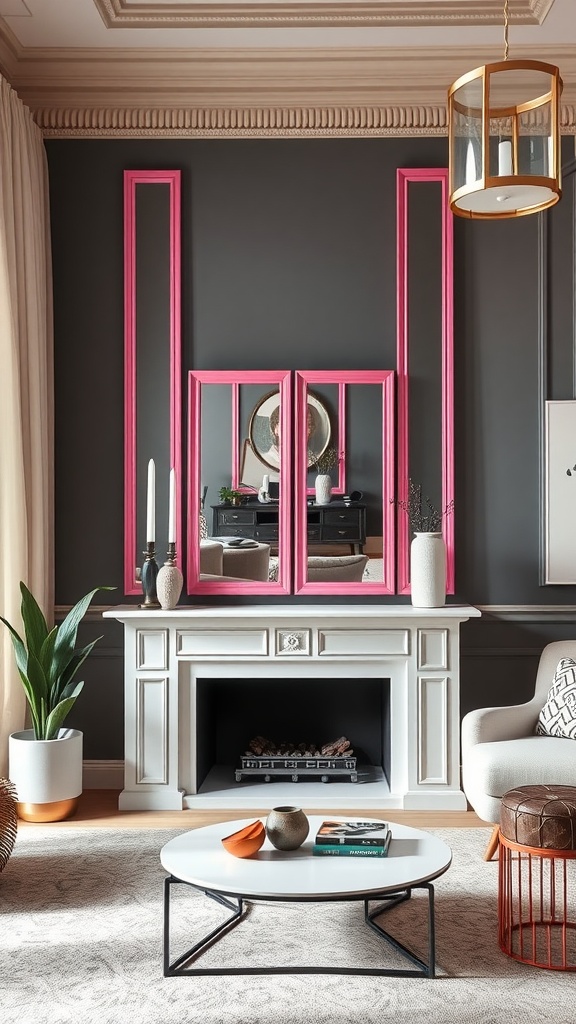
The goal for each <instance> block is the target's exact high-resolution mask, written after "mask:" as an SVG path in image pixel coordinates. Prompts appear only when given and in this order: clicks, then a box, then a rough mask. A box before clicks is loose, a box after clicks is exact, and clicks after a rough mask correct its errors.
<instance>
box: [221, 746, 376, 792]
mask: <svg viewBox="0 0 576 1024" xmlns="http://www.w3.org/2000/svg"><path fill="white" fill-rule="evenodd" d="M248 748H249V749H248V750H247V751H246V752H245V753H244V754H243V755H242V756H241V758H240V768H237V769H236V771H235V777H236V782H242V780H243V779H244V778H246V777H247V778H249V777H250V776H255V775H258V776H261V777H263V778H264V781H265V782H271V781H272V779H273V778H276V779H277V778H290V779H291V780H292V782H298V781H299V780H300V778H301V776H305V775H311V776H316V777H318V776H319V777H320V779H321V781H322V782H330V779H332V778H341V777H342V776H343V775H348V776H349V777H350V782H357V781H358V774H357V771H356V760H357V759H356V757H353V756H352V755H353V754H354V751H353V749H352V747H351V745H350V740H348V739H347V738H346V736H339V737H338V739H336V740H331V741H330V742H329V743H323V744H322V746H320V747H318V746H317V745H316V744H315V743H297V744H294V743H290V742H284V741H283V742H282V743H276V742H275V740H270V739H267V737H266V736H255V737H254V738H253V739H251V740H250V742H249V744H248Z"/></svg>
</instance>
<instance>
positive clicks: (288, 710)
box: [195, 676, 391, 791]
mask: <svg viewBox="0 0 576 1024" xmlns="http://www.w3.org/2000/svg"><path fill="white" fill-rule="evenodd" d="M195 719H196V782H197V790H198V791H200V790H201V787H202V785H203V783H205V781H206V780H207V779H208V777H209V775H210V773H213V772H214V771H215V769H218V771H219V773H220V775H222V770H223V769H224V773H225V776H227V777H228V779H229V784H230V787H231V788H234V787H236V788H238V787H240V786H245V785H250V784H251V783H250V782H249V781H248V782H246V781H245V780H244V781H242V782H241V783H237V782H235V770H236V769H237V768H238V767H239V765H240V758H241V756H242V755H243V754H245V753H246V752H247V751H248V750H249V744H250V741H251V740H252V739H253V738H254V737H255V736H264V737H267V738H268V739H270V740H274V741H275V742H277V743H282V742H286V743H288V742H292V743H294V744H296V745H297V744H299V743H305V744H311V743H314V744H316V746H318V747H320V746H321V745H322V744H324V743H327V742H330V741H332V740H334V739H336V738H338V737H341V736H345V737H347V738H348V740H349V741H350V744H351V747H352V749H353V751H354V756H355V757H356V759H357V764H358V773H357V778H358V781H357V782H354V783H352V782H351V783H349V785H350V786H351V789H352V790H354V789H355V788H356V786H357V785H358V784H362V783H367V782H372V781H381V780H382V778H383V776H384V777H385V778H386V779H387V780H389V779H390V758H391V753H390V679H387V678H371V679H368V678H356V677H354V678H332V677H327V678H321V677H307V678H302V677H301V676H300V677H297V678H288V679H285V678H282V679H277V678H274V679H272V678H265V679H247V678H240V679H224V678H213V677H210V678H206V679H203V678H198V679H197V680H196V714H195ZM259 781H261V780H259ZM307 781H308V780H307V777H306V775H305V773H304V774H302V775H301V776H300V781H299V783H298V784H299V785H306V782H307ZM316 781H317V780H316ZM275 784H276V780H275V779H274V778H272V779H271V780H270V782H269V783H268V785H270V786H274V785H275Z"/></svg>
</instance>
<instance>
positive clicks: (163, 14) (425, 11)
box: [94, 0, 554, 29]
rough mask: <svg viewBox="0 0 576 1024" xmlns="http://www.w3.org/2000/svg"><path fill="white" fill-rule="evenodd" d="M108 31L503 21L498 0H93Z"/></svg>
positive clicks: (536, 6) (518, 0) (520, 3)
mask: <svg viewBox="0 0 576 1024" xmlns="http://www.w3.org/2000/svg"><path fill="white" fill-rule="evenodd" d="M94 3H95V6H96V8H97V10H98V12H99V14H100V16H101V18H102V21H103V22H104V24H105V25H106V28H109V29H118V28H123V29H141V28H147V29H157V28H213V27H215V26H217V27H220V28H222V27H226V28H255V27H262V26H273V27H275V28H279V27H282V26H287V25H292V26H293V25H307V26H313V25H324V26H328V25H333V26H346V25H355V26H363V25H384V26H386V27H388V28H392V27H398V26H402V27H405V26H409V27H412V28H414V27H425V26H428V25H432V26H433V25H445V26H449V27H454V26H457V25H501V24H502V18H503V3H502V0H372V2H370V0H342V2H341V3H338V2H335V0H332V2H330V0H327V2H321V0H308V2H306V3H304V2H302V0H301V2H299V3H290V2H281V0H278V2H274V0H268V2H263V3H249V2H240V0H238V2H228V3H225V2H217V0H216V2H214V3H187V2H181V3H177V2H174V3H146V4H144V3H139V2H138V0H94ZM553 4H554V0H510V14H509V20H510V23H513V24H517V25H540V24H542V22H543V21H544V19H545V17H546V15H547V14H548V12H549V11H550V8H551V7H552V6H553Z"/></svg>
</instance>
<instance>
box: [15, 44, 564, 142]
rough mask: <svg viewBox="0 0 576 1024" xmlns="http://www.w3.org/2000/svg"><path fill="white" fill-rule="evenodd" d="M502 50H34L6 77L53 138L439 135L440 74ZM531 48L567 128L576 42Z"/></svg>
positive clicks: (442, 120)
mask: <svg viewBox="0 0 576 1024" xmlns="http://www.w3.org/2000/svg"><path fill="white" fill-rule="evenodd" d="M535 55H536V54H535V51H534V50H532V51H531V50H530V48H524V51H523V53H522V56H523V57H533V58H534V57H535ZM128 56H130V59H129V60H127V58H128ZM499 56H500V55H499V53H495V54H491V53H486V52H485V51H480V50H479V48H469V49H467V50H463V49H460V50H458V51H456V52H455V51H454V49H452V48H449V47H446V48H443V49H438V48H436V49H434V50H426V51H423V49H422V48H419V47H415V48H406V47H404V48H398V47H394V48H389V49H386V48H364V49H352V48H348V49H336V48H324V49H321V48H317V49H313V50H310V49H308V50H304V49H302V50H294V49H280V48H277V49H210V50H208V49H204V50H198V51H189V50H178V51H163V52H162V53H155V54H154V56H153V57H151V56H150V52H149V51H146V50H144V51H130V52H129V51H109V50H108V51H106V53H105V54H103V53H98V54H96V53H95V52H94V51H83V52H82V53H81V54H79V53H78V51H72V52H70V51H65V50H63V51H51V52H50V53H49V54H47V53H36V52H35V51H32V52H30V53H29V55H28V56H27V58H26V60H25V61H24V62H19V63H18V69H17V71H16V73H15V74H14V76H13V78H12V85H13V86H14V88H15V89H16V91H17V92H18V94H19V95H20V97H21V98H22V100H23V101H24V102H25V103H27V104H28V106H29V107H30V108H31V110H32V111H33V113H34V115H35V118H36V120H37V122H38V124H39V125H40V127H41V128H42V129H43V131H44V132H45V134H46V135H49V136H52V137H70V136H95V137H102V138H105V137H107V138H116V137H118V138H119V137H122V136H141V137H151V136H167V137H169V136H171V137H188V136H194V135H196V136H198V137H218V136H226V135H231V136H237V135H242V136H244V135H245V136H248V137H256V136H262V137H269V136H284V137H289V136H298V135H302V136H306V135H310V134H313V135H412V134H430V135H435V134H438V135H444V134H446V132H447V112H446V94H447V88H448V86H449V84H450V83H451V82H453V81H455V80H456V79H457V78H458V77H459V76H460V75H461V74H463V73H464V72H465V71H467V70H470V69H471V68H474V67H477V66H479V65H480V64H481V63H482V62H483V61H486V60H488V61H490V60H492V59H495V60H498V59H499ZM537 57H538V59H539V60H548V61H549V62H550V63H557V64H558V65H559V66H560V68H561V73H562V77H563V80H564V92H563V95H562V103H561V129H562V131H563V133H565V134H574V133H575V131H576V126H575V118H574V110H575V108H576V51H575V50H574V48H573V47H565V48H564V50H560V51H558V50H556V51H554V53H552V52H546V51H544V52H542V50H538V52H537Z"/></svg>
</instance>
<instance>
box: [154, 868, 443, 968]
mask: <svg viewBox="0 0 576 1024" xmlns="http://www.w3.org/2000/svg"><path fill="white" fill-rule="evenodd" d="M173 885H187V886H189V888H192V889H194V890H195V891H196V892H202V893H203V894H204V895H205V896H207V897H208V898H209V899H212V900H214V901H215V902H216V903H220V904H221V905H222V906H223V907H226V908H227V909H228V910H231V911H233V913H232V914H231V916H230V917H228V918H227V919H226V920H225V921H223V922H222V923H221V924H220V925H218V926H217V927H216V928H213V929H212V931H210V932H209V933H208V934H207V935H205V936H204V937H203V938H202V939H200V940H199V941H198V942H196V943H195V944H194V945H193V946H191V947H190V949H188V950H186V952H185V953H182V954H181V955H180V956H178V957H176V959H175V960H173V961H172V962H171V961H170V892H171V888H172V886H173ZM414 889H426V890H427V891H428V962H426V961H425V960H422V959H421V958H420V957H418V956H417V955H416V954H415V953H413V952H412V950H410V949H408V947H407V946H404V945H403V943H401V942H400V941H399V940H398V939H395V938H394V937H393V936H392V935H390V934H389V932H387V931H385V929H384V928H382V927H381V926H380V925H379V924H377V923H376V922H375V920H374V918H376V917H378V916H379V915H380V914H382V913H384V912H385V911H387V910H391V909H392V908H393V907H396V906H399V905H400V904H401V903H404V902H405V901H407V900H409V899H410V897H411V895H412V891H413V890H414ZM244 899H245V897H243V896H239V895H238V896H235V897H232V898H229V897H226V896H224V895H223V894H222V893H217V892H214V891H212V890H209V889H201V888H199V887H197V886H194V885H192V884H191V883H189V882H184V881H182V879H179V878H175V877H174V876H173V875H168V876H167V877H166V878H165V879H164V943H163V947H164V948H163V957H164V977H181V976H183V975H185V976H201V975H227V974H244V975H246V974H363V975H375V976H388V977H403V978H409V977H416V978H423V977H425V978H434V977H435V976H436V963H435V958H436V947H435V926H434V886H433V885H432V884H431V883H430V882H422V883H420V884H419V885H415V886H410V887H408V888H406V889H402V890H400V891H399V892H395V893H382V894H381V895H377V896H373V897H372V898H371V899H370V900H366V899H364V900H363V902H364V919H365V921H366V923H367V924H368V925H369V927H370V928H372V929H373V930H374V931H375V932H376V934H377V935H379V936H380V938H382V939H384V940H385V941H386V942H387V943H388V944H389V945H390V946H392V947H393V948H394V949H395V950H396V951H397V952H398V953H400V955H401V956H403V957H404V958H405V959H407V960H409V961H410V962H411V963H412V964H413V965H414V967H413V968H406V969H402V968H392V967H331V966H330V967H322V966H298V965H285V966H280V967H266V966H262V967H205V968H203V967H187V966H185V964H187V963H188V962H189V961H191V960H194V959H195V958H196V957H197V956H201V954H202V953H203V952H204V951H205V949H206V948H207V947H208V946H209V945H212V944H213V943H214V942H217V941H218V939H220V938H221V937H222V936H223V934H224V933H225V932H226V931H228V929H230V928H231V927H233V926H234V925H235V924H237V923H238V922H239V921H240V920H241V918H242V916H243V911H244ZM376 900H377V901H378V906H377V907H376V908H375V909H374V910H372V911H370V909H369V904H370V903H373V902H374V901H376ZM278 902H283V903H290V902H296V903H297V902H306V903H314V902H323V901H320V900H313V899H302V898H297V897H296V898H294V899H292V900H290V899H286V898H283V899H281V900H280V899H279V900H278ZM334 902H339V901H337V900H335V901H334ZM346 902H354V901H346Z"/></svg>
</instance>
